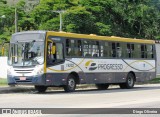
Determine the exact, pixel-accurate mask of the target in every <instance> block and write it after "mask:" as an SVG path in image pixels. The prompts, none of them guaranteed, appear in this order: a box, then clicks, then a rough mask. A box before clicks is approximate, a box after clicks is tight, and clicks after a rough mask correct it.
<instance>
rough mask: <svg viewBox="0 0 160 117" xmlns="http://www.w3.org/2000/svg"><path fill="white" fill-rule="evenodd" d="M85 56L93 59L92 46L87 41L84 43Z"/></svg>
mask: <svg viewBox="0 0 160 117" xmlns="http://www.w3.org/2000/svg"><path fill="white" fill-rule="evenodd" d="M83 56H84V57H91V45H90V43H89V41H87V40H84V41H83Z"/></svg>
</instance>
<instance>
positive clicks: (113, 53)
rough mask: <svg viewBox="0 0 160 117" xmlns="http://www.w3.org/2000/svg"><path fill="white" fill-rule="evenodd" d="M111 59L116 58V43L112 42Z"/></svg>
mask: <svg viewBox="0 0 160 117" xmlns="http://www.w3.org/2000/svg"><path fill="white" fill-rule="evenodd" d="M111 52H112V57H116V43H114V42H112V51H111Z"/></svg>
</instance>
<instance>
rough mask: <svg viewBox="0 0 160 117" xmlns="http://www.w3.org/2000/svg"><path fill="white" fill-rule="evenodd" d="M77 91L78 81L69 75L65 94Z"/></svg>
mask: <svg viewBox="0 0 160 117" xmlns="http://www.w3.org/2000/svg"><path fill="white" fill-rule="evenodd" d="M75 89H76V81H75V77H74V76H73V75H69V76H68V78H67V84H66V85H65V86H64V90H65V92H73V91H75Z"/></svg>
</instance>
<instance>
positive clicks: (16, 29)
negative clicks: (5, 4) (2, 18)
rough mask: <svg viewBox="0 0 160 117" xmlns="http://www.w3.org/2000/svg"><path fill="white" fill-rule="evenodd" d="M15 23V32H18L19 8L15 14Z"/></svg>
mask: <svg viewBox="0 0 160 117" xmlns="http://www.w3.org/2000/svg"><path fill="white" fill-rule="evenodd" d="M14 17H15V18H14V23H15V33H16V32H18V26H17V24H18V18H17V8H15V16H14Z"/></svg>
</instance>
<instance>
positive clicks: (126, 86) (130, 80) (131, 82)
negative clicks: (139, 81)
mask: <svg viewBox="0 0 160 117" xmlns="http://www.w3.org/2000/svg"><path fill="white" fill-rule="evenodd" d="M134 83H135V77H134V75H133V74H132V73H129V74H128V76H127V81H126V83H122V84H119V86H120V88H121V89H131V88H133V87H134Z"/></svg>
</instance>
